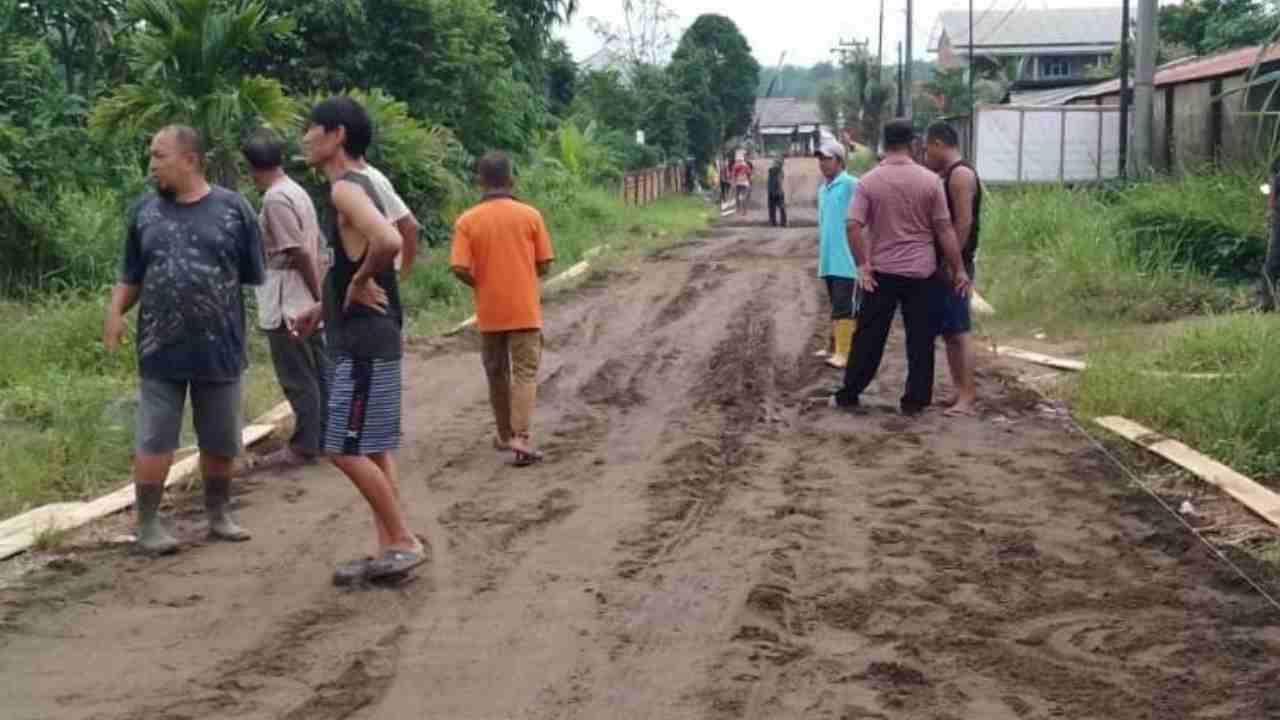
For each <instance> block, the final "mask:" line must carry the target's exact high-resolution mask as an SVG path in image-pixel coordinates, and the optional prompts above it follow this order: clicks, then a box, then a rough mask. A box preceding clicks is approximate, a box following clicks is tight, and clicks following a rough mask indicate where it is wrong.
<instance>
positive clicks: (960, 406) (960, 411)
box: [942, 398, 978, 417]
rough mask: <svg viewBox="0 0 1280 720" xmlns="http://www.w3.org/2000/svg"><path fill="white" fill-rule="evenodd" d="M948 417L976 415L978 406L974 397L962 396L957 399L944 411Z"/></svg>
mask: <svg viewBox="0 0 1280 720" xmlns="http://www.w3.org/2000/svg"><path fill="white" fill-rule="evenodd" d="M942 414H943V415H945V416H947V417H975V416H977V414H978V408H977V406H976V404H975V403H974V400H973V399H972V398H962V399H958V400H956V401H955V402H954V403H952V404H951V407H949V408H947V410H946V411H945V412H943V413H942Z"/></svg>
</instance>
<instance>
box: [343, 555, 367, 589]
mask: <svg viewBox="0 0 1280 720" xmlns="http://www.w3.org/2000/svg"><path fill="white" fill-rule="evenodd" d="M372 564H373V558H371V557H363V558H360V559H359V560H352V561H350V562H345V563H342V564H341V565H339V566H338V569H337V570H334V571H333V584H334V585H337V586H338V587H345V586H347V585H354V584H356V583H358V582H361V581H363V580H365V579H367V578H368V577H369V567H370V565H372Z"/></svg>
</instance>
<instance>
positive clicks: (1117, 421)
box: [1094, 415, 1280, 527]
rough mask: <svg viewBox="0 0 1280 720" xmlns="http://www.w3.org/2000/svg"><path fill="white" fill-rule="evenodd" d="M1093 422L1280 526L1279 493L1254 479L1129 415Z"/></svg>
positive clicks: (1098, 419)
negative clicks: (1188, 473)
mask: <svg viewBox="0 0 1280 720" xmlns="http://www.w3.org/2000/svg"><path fill="white" fill-rule="evenodd" d="M1094 422H1095V423H1097V424H1098V425H1101V426H1102V427H1104V428H1106V429H1108V430H1110V431H1111V432H1113V433H1115V434H1117V435H1119V436H1120V437H1123V438H1125V439H1126V440H1129V441H1130V442H1132V443H1134V444H1135V445H1140V446H1142V447H1144V448H1146V449H1147V450H1150V451H1151V452H1153V453H1155V454H1156V455H1159V456H1160V457H1162V458H1164V459H1166V460H1168V461H1169V462H1172V463H1173V464H1175V465H1177V466H1179V467H1181V468H1183V469H1184V470H1187V471H1189V472H1191V473H1192V474H1193V475H1195V476H1196V477H1198V478H1200V479H1201V480H1204V481H1205V482H1207V483H1209V484H1210V485H1214V486H1216V487H1218V488H1220V489H1222V491H1223V492H1225V493H1226V494H1228V495H1230V496H1231V497H1233V498H1235V499H1236V500H1238V501H1240V502H1241V503H1242V504H1244V506H1245V507H1247V508H1249V509H1250V510H1252V511H1253V512H1254V513H1256V514H1257V515H1258V516H1260V517H1261V518H1263V519H1264V520H1266V521H1267V522H1269V523H1271V524H1272V525H1275V526H1277V527H1280V495H1277V494H1276V493H1275V492H1272V491H1271V490H1268V489H1267V488H1265V487H1263V486H1262V485H1259V484H1258V483H1257V482H1255V481H1254V480H1252V479H1251V478H1248V477H1246V476H1244V475H1241V474H1240V473H1238V472H1236V471H1235V470H1232V469H1231V468H1229V467H1227V466H1226V465H1223V464H1222V463H1220V462H1218V461H1217V460H1214V459H1213V458H1211V457H1208V456H1205V455H1202V454H1200V453H1198V452H1196V451H1195V450H1193V449H1191V448H1190V447H1187V446H1186V445H1184V444H1182V443H1180V442H1178V441H1177V440H1173V439H1170V438H1167V437H1165V436H1164V435H1161V434H1160V433H1158V432H1156V431H1154V430H1151V429H1148V428H1146V427H1143V426H1142V425H1139V424H1138V423H1136V422H1133V421H1132V420H1129V419H1127V418H1122V417H1118V416H1114V415H1113V416H1109V417H1100V418H1095V419H1094Z"/></svg>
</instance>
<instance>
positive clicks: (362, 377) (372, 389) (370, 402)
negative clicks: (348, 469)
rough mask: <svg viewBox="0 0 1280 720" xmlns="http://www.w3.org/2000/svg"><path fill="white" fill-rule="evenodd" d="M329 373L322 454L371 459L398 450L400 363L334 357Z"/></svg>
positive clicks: (397, 359)
mask: <svg viewBox="0 0 1280 720" xmlns="http://www.w3.org/2000/svg"><path fill="white" fill-rule="evenodd" d="M329 372H330V375H329V378H330V379H329V407H328V412H327V414H326V421H325V436H324V451H325V453H327V454H329V455H372V454H374V453H381V452H388V451H390V450H395V449H396V448H398V447H400V399H401V385H400V359H399V358H396V359H394V360H387V359H360V358H353V357H351V356H350V355H336V356H335V357H334V358H333V362H332V364H331V369H330V371H329Z"/></svg>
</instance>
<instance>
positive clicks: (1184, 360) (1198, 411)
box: [1074, 314, 1280, 481]
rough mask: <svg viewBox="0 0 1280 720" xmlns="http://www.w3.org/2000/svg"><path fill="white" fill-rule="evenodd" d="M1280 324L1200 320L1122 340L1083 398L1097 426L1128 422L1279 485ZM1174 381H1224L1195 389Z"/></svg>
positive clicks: (1091, 376) (1093, 363) (1089, 377)
mask: <svg viewBox="0 0 1280 720" xmlns="http://www.w3.org/2000/svg"><path fill="white" fill-rule="evenodd" d="M1277 347H1280V317H1277V316H1275V315H1256V314H1250V315H1234V316H1227V317H1215V318H1201V319H1196V320H1194V321H1189V322H1188V323H1187V324H1185V325H1184V326H1179V327H1178V328H1176V329H1170V330H1169V331H1166V332H1162V333H1157V334H1151V333H1145V334H1139V335H1135V336H1130V337H1127V338H1114V339H1112V340H1111V341H1110V342H1109V343H1107V344H1106V345H1105V346H1104V347H1103V348H1102V349H1101V350H1099V351H1097V352H1095V353H1093V354H1092V355H1091V356H1090V358H1089V369H1088V370H1087V371H1086V372H1085V373H1084V374H1083V375H1082V377H1081V379H1080V383H1079V385H1078V387H1077V388H1076V391H1075V393H1074V400H1075V403H1076V408H1077V410H1078V411H1079V412H1082V413H1084V414H1086V415H1089V416H1097V415H1123V416H1125V417H1128V418H1131V419H1134V420H1137V421H1138V422H1141V423H1143V424H1145V425H1147V426H1149V427H1152V428H1155V429H1158V430H1159V431H1160V432H1163V433H1165V434H1168V435H1172V436H1174V437H1177V438H1178V439H1180V440H1182V441H1183V442H1186V443H1187V444H1189V445H1191V446H1192V447H1195V448H1196V449H1198V450H1200V451H1201V452H1204V453H1206V454H1208V455H1210V456H1211V457H1213V458H1215V459H1217V460H1219V461H1221V462H1224V463H1226V464H1228V465H1231V466H1232V467H1234V468H1236V469H1238V470H1240V471H1242V472H1245V473H1250V474H1254V475H1257V476H1261V477H1266V478H1270V479H1272V480H1275V481H1280V422H1277V419H1278V418H1280V393H1278V392H1277V388H1280V353H1275V352H1272V349H1273V348H1277ZM1150 370H1156V371H1162V372H1166V373H1217V374H1220V375H1221V377H1218V378H1210V379H1196V378H1188V377H1178V376H1176V375H1154V374H1151V373H1148V372H1144V371H1150Z"/></svg>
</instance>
